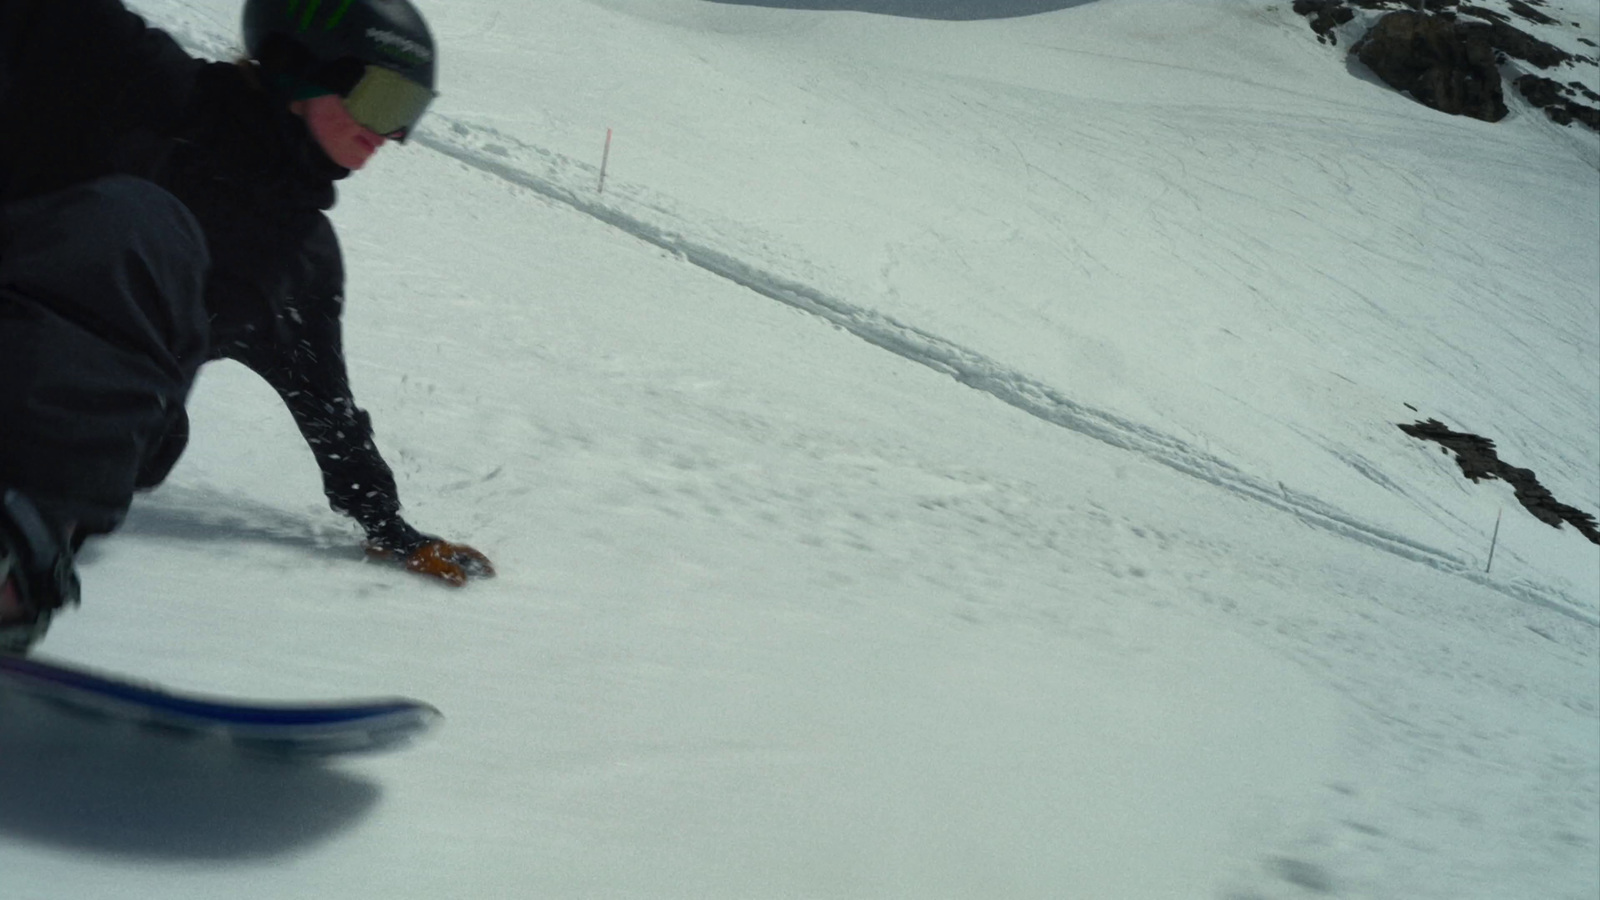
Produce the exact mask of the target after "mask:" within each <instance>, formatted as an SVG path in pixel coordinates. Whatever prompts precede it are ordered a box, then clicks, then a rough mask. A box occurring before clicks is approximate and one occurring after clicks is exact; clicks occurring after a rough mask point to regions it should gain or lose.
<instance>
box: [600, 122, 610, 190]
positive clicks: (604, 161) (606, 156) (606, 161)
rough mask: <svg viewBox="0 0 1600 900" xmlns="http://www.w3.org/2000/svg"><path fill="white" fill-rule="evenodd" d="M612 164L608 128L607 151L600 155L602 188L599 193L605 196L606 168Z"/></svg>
mask: <svg viewBox="0 0 1600 900" xmlns="http://www.w3.org/2000/svg"><path fill="white" fill-rule="evenodd" d="M610 163H611V129H609V128H607V129H606V149H605V152H604V153H603V154H601V155H600V188H599V192H600V193H602V194H604V193H605V192H606V166H608V165H610Z"/></svg>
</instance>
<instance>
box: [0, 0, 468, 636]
mask: <svg viewBox="0 0 1600 900" xmlns="http://www.w3.org/2000/svg"><path fill="white" fill-rule="evenodd" d="M243 25H244V42H245V49H246V53H247V57H248V58H247V59H244V60H242V61H240V62H238V63H224V62H208V61H205V60H201V59H195V58H192V57H190V56H189V55H188V54H187V53H185V52H184V51H183V50H182V49H181V48H180V47H179V46H178V45H177V43H176V42H175V41H174V40H173V39H172V38H171V37H170V36H169V35H167V34H166V33H164V32H162V31H160V30H157V29H153V28H150V27H148V26H147V25H146V24H145V22H144V20H143V19H141V18H140V17H138V16H137V15H135V14H133V13H132V12H130V11H129V10H127V9H126V8H125V7H124V6H123V4H122V2H121V0H77V2H73V3H63V2H60V0H0V652H7V651H9V652H24V651H26V650H27V648H28V647H30V646H31V645H32V644H33V643H34V642H36V641H37V640H38V639H39V638H40V637H41V636H42V635H43V633H44V631H45V629H46V628H47V627H48V625H49V622H50V618H51V616H52V614H54V613H55V612H57V611H59V610H60V609H61V608H62V607H63V606H64V605H68V604H72V603H75V602H76V601H77V599H78V580H77V575H76V572H75V569H74V565H73V554H74V552H75V551H76V550H77V548H78V547H79V546H81V544H82V542H83V540H84V539H85V538H86V537H88V536H90V535H94V534H104V533H107V532H110V531H111V530H113V529H115V528H116V527H117V526H118V525H119V524H120V522H121V520H122V518H123V516H124V514H125V513H126V512H127V509H128V506H129V503H130V501H131V498H132V495H133V493H134V491H135V490H139V489H144V488H149V487H153V486H155V485H157V484H159V483H160V482H161V481H162V480H164V479H165V477H166V475H167V473H168V472H169V471H170V470H171V468H172V466H173V464H174V463H175V462H176V461H177V459H178V456H179V455H180V454H181V453H182V451H183V448H184V445H185V444H186V442H187V439H188V418H187V415H186V414H185V412H184V402H185V400H186V398H187V397H188V394H189V389H190V387H191V385H192V383H193V380H194V377H195V373H196V372H197V370H198V369H199V367H200V365H201V364H202V363H203V362H205V361H207V360H213V359H222V358H228V359H234V360H237V361H239V362H241V363H243V364H244V365H246V366H248V367H249V368H250V369H252V370H254V371H255V372H256V373H258V374H260V375H261V376H262V377H263V378H265V379H266V380H267V381H268V382H269V383H270V384H271V385H272V386H273V387H274V388H276V389H277V391H278V393H279V395H280V396H281V397H282V398H283V400H284V402H285V404H286V405H287V406H288V407H289V410H290V412H291V413H292V414H293V417H294V420H295V422H296V424H297V425H298V426H299V428H300V431H301V433H302V435H303V436H304V437H305V439H306V442H307V443H308V444H309V445H310V447H311V450H312V453H313V455H314V456H315V458H316V461H317V464H318V465H319V466H320V468H321V470H322V476H323V486H324V490H325V492H326V494H327V496H328V499H329V502H330V504H331V505H332V506H333V508H334V509H335V510H338V511H340V512H344V513H346V514H348V515H350V516H353V517H354V518H355V519H356V520H357V521H358V522H359V523H360V524H361V526H362V527H363V529H364V530H365V531H366V535H367V541H366V546H367V548H368V550H369V552H370V553H371V554H373V555H375V556H380V557H384V558H389V559H394V560H397V561H399V562H402V563H403V564H404V565H405V566H406V567H407V568H409V569H411V570H413V571H416V572H420V573H424V574H427V575H432V576H436V577H439V578H441V579H444V580H445V581H447V582H450V583H452V584H457V585H459V584H463V583H465V582H466V581H467V580H468V579H469V578H474V577H480V576H488V575H492V574H493V569H492V567H491V566H490V563H489V561H488V560H487V559H486V558H485V557H484V556H483V555H482V554H481V553H479V552H478V551H476V550H474V549H472V548H471V547H468V546H465V545H463V544H456V543H451V542H448V541H444V540H441V539H440V538H437V537H433V536H431V535H426V534H423V533H421V532H418V531H417V530H416V529H415V528H413V527H412V526H411V525H410V524H409V523H407V522H406V521H405V519H403V518H401V516H400V501H399V499H398V496H397V493H396V489H395V481H394V476H393V474H392V473H391V471H390V469H389V467H388V465H387V464H385V462H384V461H383V458H382V457H381V456H380V455H379V453H378V450H377V448H376V446H375V445H374V443H373V437H372V427H371V424H370V422H369V420H368V417H367V414H366V413H365V412H364V411H362V410H361V409H360V408H359V407H357V406H356V403H355V400H354V398H353V396H352V395H351V390H350V384H349V379H348V376H347V373H346V368H345V362H344V355H343V351H342V345H341V338H340V315H341V312H342V307H343V302H344V269H343V262H342V258H341V255H340V250H339V245H338V242H337V239H336V237H335V235H334V231H333V227H332V225H331V224H330V222H329V221H328V218H327V217H326V215H325V214H324V211H325V210H327V209H329V208H331V207H332V206H333V203H334V199H335V192H334V183H335V182H336V181H338V180H340V179H342V178H344V177H346V176H348V175H349V174H350V173H351V172H352V171H353V170H357V169H360V168H361V167H362V166H363V165H365V164H366V162H367V161H368V160H369V159H370V158H371V157H372V155H373V154H374V153H376V152H377V151H378V150H379V149H380V148H381V147H383V146H384V145H385V144H386V143H387V142H389V141H391V140H396V141H401V142H404V141H405V140H406V137H407V136H408V134H409V133H410V132H411V130H412V129H413V128H414V126H415V125H416V123H417V120H418V119H419V118H420V117H421V116H422V114H423V112H424V111H425V110H426V109H427V107H428V105H429V103H430V102H431V101H432V99H433V97H434V96H435V93H434V72H435V59H434V53H435V50H434V44H433V40H432V38H431V36H430V34H429V31H428V28H427V25H426V23H425V22H424V20H423V18H422V15H421V14H420V13H419V12H418V11H417V10H416V8H415V7H413V6H412V5H411V3H410V2H408V0H329V2H319V0H246V2H245V4H244V14H243Z"/></svg>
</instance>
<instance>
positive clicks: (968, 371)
mask: <svg viewBox="0 0 1600 900" xmlns="http://www.w3.org/2000/svg"><path fill="white" fill-rule="evenodd" d="M161 27H163V28H164V29H165V30H167V31H168V33H170V34H172V35H173V37H174V38H175V39H177V40H178V42H179V43H180V44H182V45H183V46H184V47H185V48H187V49H188V50H189V51H190V52H192V53H197V54H200V55H204V56H207V57H210V58H213V59H229V58H233V57H235V56H236V55H237V53H238V48H237V45H236V43H235V42H234V41H233V40H232V39H228V38H223V37H220V36H219V35H217V34H216V33H215V31H214V30H213V28H214V27H215V23H211V22H207V21H204V20H203V19H199V18H196V19H194V20H190V21H179V22H166V23H162V26H161ZM412 141H413V142H414V143H416V144H417V145H420V146H422V147H425V148H427V149H428V150H431V151H433V152H436V153H440V154H443V155H445V156H448V157H450V158H452V159H455V160H456V161H458V162H460V163H461V164H463V165H466V166H468V167H471V168H473V169H476V170H478V171H480V172H483V173H485V174H488V175H492V176H494V177H496V178H499V179H502V180H504V181H506V182H507V183H509V184H512V185H515V186H517V187H520V188H524V189H526V190H529V191H532V192H533V193H535V194H537V195H539V196H541V197H544V198H546V199H548V200H551V201H554V202H556V203H560V204H563V205H565V206H568V207H570V208H572V209H573V210H574V211H576V212H579V213H581V214H583V215H586V216H589V217H591V218H594V219H597V220H599V221H601V222H603V223H605V224H607V225H610V226H611V227H613V228H616V229H618V230H620V231H622V232H624V233H626V234H628V235H631V236H632V237H634V238H636V239H638V240H641V241H644V242H645V243H648V244H651V245H653V246H655V247H657V248H659V249H661V250H663V251H666V252H667V253H670V254H672V255H674V256H677V257H678V258H680V259H682V260H683V261H685V262H687V263H689V264H691V265H694V266H697V267H699V268H701V269H704V270H705V271H707V272H709V273H711V274H714V275H716V276H718V277H720V278H725V279H727V280H729V281H731V282H733V283H735V284H737V285H739V286H741V287H743V288H746V289H748V290H750V291H752V292H754V293H756V294H758V295H760V296H763V297H766V298H768V299H771V300H775V301H777V302H779V303H782V304H785V305H787V306H790V307H793V308H795V309H798V310H801V311H803V312H806V313H810V314H811V315H814V316H817V317H818V318H821V319H823V320H824V321H826V322H828V323H829V324H832V325H834V326H836V327H838V328H841V329H843V330H845V331H847V332H849V333H850V334H852V335H854V336H856V337H858V338H860V339H861V340H864V341H866V342H867V343H869V344H872V345H873V346H876V347H879V348H881V349H883V350H887V351H889V352H890V353H893V354H895V355H897V356H899V357H901V358H903V359H905V360H908V361H910V362H914V363H917V364H919V365H922V366H926V367H928V368H930V369H933V370H935V371H937V372H941V373H943V374H945V375H948V376H950V377H951V378H953V379H955V380H956V381H958V382H960V383H961V384H964V385H966V386H967V387H970V388H972V389H974V390H977V391H981V392H983V393H985V394H988V395H990V396H991V397H994V398H995V399H997V400H999V401H1000V402H1002V403H1005V404H1007V405H1009V406H1011V407H1013V408H1015V409H1017V410H1020V411H1021V412H1024V413H1027V414H1028V415H1031V416H1034V417H1035V418H1038V419H1040V420H1043V421H1045V422H1049V423H1050V424H1052V425H1056V426H1059V427H1061V428H1065V429H1067V430H1069V431H1072V432H1075V433H1077V434H1080V435H1083V436H1085V437H1089V438H1093V439H1095V440H1098V441H1101V442H1103V443H1106V444H1109V445H1111V446H1113V447H1117V448H1119V449H1122V450H1127V451H1130V452H1133V453H1137V454H1139V455H1140V456H1143V457H1145V458H1146V459H1149V460H1152V461H1154V462H1157V463H1160V464H1162V465H1165V466H1167V467H1169V468H1172V469H1175V470H1177V471H1179V472H1182V473H1184V474H1185V475H1189V476H1192V477H1194V478H1197V479H1199V480H1201V481H1204V482H1206V483H1208V484H1211V485H1213V486H1215V487H1218V488H1221V489H1223V490H1225V491H1228V492H1230V493H1233V494H1236V495H1238V496H1241V497H1244V498H1246V499H1249V500H1252V501H1255V502H1257V503H1260V504H1263V505H1265V506H1268V507H1271V508H1273V509H1277V510H1280V511H1282V512H1287V513H1289V514H1291V515H1293V516H1295V517H1296V518H1298V519H1300V521H1302V522H1304V523H1305V524H1306V525H1309V526H1310V527H1313V528H1317V529H1320V530H1322V531H1325V532H1329V533H1332V534H1336V535H1339V536H1340V537H1343V538H1346V539H1349V540H1353V541H1356V542H1359V543H1361V544H1364V545H1366V546H1369V547H1372V548H1373V549H1376V550H1380V551H1382V552H1385V553H1389V554H1392V555H1394V556H1397V557H1400V558H1402V559H1406V560H1410V561H1412V562H1416V563H1421V564H1423V565H1426V566H1429V567H1430V568H1433V569H1435V570H1438V571H1440V572H1444V573H1446V574H1450V575H1454V576H1456V577H1459V578H1463V579H1465V580H1467V581H1470V582H1472V583H1474V584H1477V585H1481V586H1483V587H1487V588H1490V589H1492V590H1495V591H1498V592H1500V593H1502V594H1504V595H1506V596H1509V597H1511V598H1513V599H1515V600H1518V601H1520V602H1524V603H1529V604H1532V605H1535V606H1540V607H1544V608H1546V609H1550V610H1553V611H1555V612H1557V613H1560V614H1562V615H1564V616H1568V617H1570V618H1572V619H1575V620H1577V621H1579V622H1583V623H1585V624H1588V625H1590V626H1595V627H1600V617H1597V616H1595V615H1593V614H1591V613H1589V612H1588V611H1586V610H1585V609H1583V608H1582V607H1581V605H1580V604H1578V603H1577V602H1576V601H1574V600H1572V598H1570V597H1567V596H1566V595H1565V594H1564V593H1563V592H1560V591H1558V590H1554V589H1552V588H1550V587H1547V586H1544V585H1537V584H1532V583H1530V582H1527V581H1523V580H1519V581H1502V580H1497V579H1494V578H1492V577H1490V576H1489V575H1487V574H1485V573H1482V572H1478V571H1476V568H1475V566H1473V565H1471V564H1469V563H1468V562H1467V561H1466V560H1464V559H1462V558H1461V557H1459V556H1455V555H1452V554H1450V553H1447V552H1445V551H1443V550H1440V549H1438V548H1435V547H1430V546H1427V545H1425V544H1422V543H1419V542H1416V541H1413V540H1411V539H1409V538H1407V537H1405V536H1403V535H1400V534H1396V533H1394V532H1392V531H1389V530H1387V529H1384V528H1382V527H1379V526H1376V525H1373V524H1371V523H1368V522H1363V521H1361V520H1360V519H1359V518H1357V517H1356V516H1354V515H1352V514H1350V513H1347V512H1345V511H1343V510H1340V509H1338V508H1337V507H1335V506H1333V505H1332V504H1330V503H1327V502H1325V501H1323V500H1320V499H1318V498H1316V497H1313V496H1310V495H1308V494H1305V493H1302V492H1298V491H1294V490H1291V489H1290V488H1289V487H1287V486H1286V485H1284V484H1283V483H1282V482H1278V483H1276V484H1274V483H1269V482H1267V481H1264V480H1262V479H1260V478H1257V477H1254V476H1252V475H1250V474H1249V473H1248V472H1245V471H1242V470H1241V469H1239V468H1238V467H1237V466H1235V465H1233V464H1231V463H1229V462H1228V461H1226V460H1224V459H1221V458H1219V457H1217V456H1214V455H1212V454H1210V453H1207V452H1205V451H1202V450H1200V449H1198V448H1196V447H1194V446H1192V445H1190V444H1188V443H1186V442H1185V441H1183V440H1181V439H1179V438H1176V437H1174V436H1172V435H1170V434H1166V433H1163V432H1161V431H1160V430H1158V429H1155V428H1152V427H1150V426H1148V425H1143V424H1140V423H1138V422H1133V421H1130V420H1128V419H1124V418H1122V417H1120V416H1117V415H1114V414H1112V413H1109V412H1106V411H1104V410H1099V409H1095V408H1093V407H1090V406H1087V405H1085V404H1082V403H1079V402H1077V401H1075V400H1073V399H1071V398H1070V397H1068V396H1066V395H1065V394H1063V393H1062V392H1061V391H1059V390H1057V389H1055V388H1053V387H1051V386H1050V385H1048V384H1044V383H1042V382H1040V381H1038V380H1036V379H1034V378H1031V377H1029V376H1028V375H1026V374H1025V373H1022V372H1019V371H1017V370H1015V369H1012V368H1009V367H1007V366H1005V365H1004V364H1002V363H1000V362H998V361H996V360H992V359H989V358H988V357H986V356H984V355H983V354H981V353H978V352H976V351H974V350H971V349H968V348H966V347H963V346H961V345H959V344H956V343H954V342H952V341H949V340H946V339H944V338H942V337H939V336H938V335H935V334H931V333H929V332H927V331H924V330H922V329H920V328H917V327H915V326H913V325H909V324H907V323H904V322H901V321H898V320H897V319H895V318H893V317H890V316H886V315H883V314H881V313H878V312H876V311H874V310H871V309H868V308H866V307H863V306H860V305H857V304H853V303H850V302H848V301H846V300H843V299H840V298H838V297H835V296H831V295H830V294H828V293H827V292H825V291H823V290H819V289H817V288H815V287H813V286H811V285H808V284H806V283H804V282H802V281H798V280H795V279H793V278H790V277H787V276H785V275H782V274H779V273H777V272H775V271H772V270H770V269H768V268H766V267H764V266H763V265H762V264H760V263H756V262H751V261H750V260H748V259H744V258H741V257H740V256H738V255H735V254H734V253H732V252H729V251H728V250H725V249H721V248H719V247H717V246H715V245H714V244H713V243H711V242H710V241H708V240H705V239H701V238H697V237H695V236H693V235H690V234H686V233H685V232H686V231H690V230H691V229H692V230H694V231H700V232H708V233H711V234H736V233H739V232H741V231H746V232H747V231H748V229H746V228H743V227H740V226H734V225H731V224H729V225H723V226H721V227H718V226H715V225H712V226H707V225H706V223H704V222H691V221H686V220H685V219H684V218H682V217H681V216H680V215H679V214H678V213H677V212H675V210H676V209H678V208H681V206H680V204H677V203H675V202H673V201H671V200H670V199H665V200H664V199H661V198H656V197H653V196H651V195H650V194H649V193H648V192H647V191H646V190H644V189H641V188H639V187H637V186H634V185H629V184H626V183H617V182H608V183H607V185H606V187H607V192H606V193H602V192H601V191H600V190H599V189H598V184H599V175H600V173H599V171H598V170H597V169H596V168H595V167H594V166H591V165H588V164H586V163H582V162H578V161H576V160H572V159H569V158H567V157H565V156H563V155H561V154H557V153H553V152H551V151H549V150H545V149H543V148H540V147H537V146H533V145H529V144H527V143H526V142H524V141H522V140H520V139H517V138H514V137H511V136H509V135H505V134H501V133H499V132H497V131H496V130H495V129H493V128H490V127H487V126H483V125H479V124H472V123H468V122H465V121H462V120H460V119H458V118H455V117H451V116H447V115H443V114H440V113H432V114H430V116H429V118H428V120H426V121H425V123H424V127H423V128H421V129H420V130H419V131H418V132H417V134H415V135H414V136H413V137H412ZM624 207H626V208H624Z"/></svg>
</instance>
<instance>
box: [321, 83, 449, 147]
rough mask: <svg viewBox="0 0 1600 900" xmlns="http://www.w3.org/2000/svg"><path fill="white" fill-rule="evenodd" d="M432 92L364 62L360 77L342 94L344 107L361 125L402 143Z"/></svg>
mask: <svg viewBox="0 0 1600 900" xmlns="http://www.w3.org/2000/svg"><path fill="white" fill-rule="evenodd" d="M434 96H435V94H434V92H433V91H431V90H429V89H428V88H425V87H423V86H422V85H420V84H417V83H416V82H415V81H412V80H411V79H409V78H407V77H405V76H404V75H401V74H400V73H399V72H396V71H394V70H393V69H385V68H383V67H382V66H367V67H366V68H365V70H364V71H363V72H362V74H361V80H360V81H357V82H356V85H355V87H353V88H351V89H350V91H349V92H348V93H346V94H344V95H343V99H344V108H345V111H347V112H349V113H350V118H352V119H355V120H356V121H357V122H359V123H360V124H361V126H362V127H364V128H367V129H368V130H370V131H372V132H374V133H375V134H381V135H383V136H384V137H386V138H393V139H394V140H397V141H399V142H401V143H402V144H403V143H405V140H406V138H407V137H409V136H410V134H411V129H413V128H415V127H416V125H417V120H419V119H421V118H422V114H423V113H425V112H427V111H428V105H429V104H430V103H432V102H433V98H434Z"/></svg>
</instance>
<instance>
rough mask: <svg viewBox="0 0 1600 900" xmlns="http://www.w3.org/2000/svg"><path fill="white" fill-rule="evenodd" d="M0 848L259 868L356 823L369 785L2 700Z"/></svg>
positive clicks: (21, 700)
mask: <svg viewBox="0 0 1600 900" xmlns="http://www.w3.org/2000/svg"><path fill="white" fill-rule="evenodd" d="M0 760H5V763H6V764H5V765H3V766H0V840H8V841H16V842H19V843H34V844H41V845H46V846H53V847H58V848H62V849H65V850H68V851H72V852H77V853H90V854H100V855H106V856H116V857H132V858H139V859H145V860H152V861H156V862H189V861H214V862H217V861H239V860H251V859H267V858H272V857H277V856H281V855H284V854H287V853H291V852H295V851H299V850H303V849H305V848H306V847H308V846H310V845H313V844H316V843H319V842H321V841H324V840H327V839H328V838H330V837H332V836H333V835H335V834H338V833H340V832H342V831H344V830H346V829H348V828H350V827H351V826H353V825H354V824H355V823H356V822H358V821H359V820H360V819H361V818H362V817H363V816H365V815H366V814H367V813H368V812H369V811H370V810H371V809H372V808H373V806H374V805H375V804H376V803H377V800H378V798H379V796H380V793H381V792H380V791H379V789H378V787H377V786H376V785H375V784H373V783H372V782H370V781H368V780H366V779H364V778H361V777H358V776H355V775H352V774H349V773H346V772H341V771H338V770H336V769H328V768H322V767H317V766H307V765H294V764H288V763H281V762H274V761H269V760H258V759H251V758H248V757H245V756H241V755H240V754H238V753H237V752H235V751H233V750H232V749H230V748H228V747H226V746H222V745H220V744H217V743H213V742H209V741H204V740H200V741H186V740H183V739H181V738H177V737H174V736H172V735H169V734H162V733H152V732H149V731H144V730H140V729H138V728H136V727H133V726H131V725H127V724H126V723H114V722H111V721H108V720H101V719H94V718H89V717H84V716H79V715H73V714H71V713H67V712H64V711H62V710H61V709H58V708H56V707H53V706H50V705H47V704H45V703H42V702H39V701H36V700H33V699H31V698H28V697H24V696H21V695H17V694H11V693H7V692H3V691H0Z"/></svg>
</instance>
